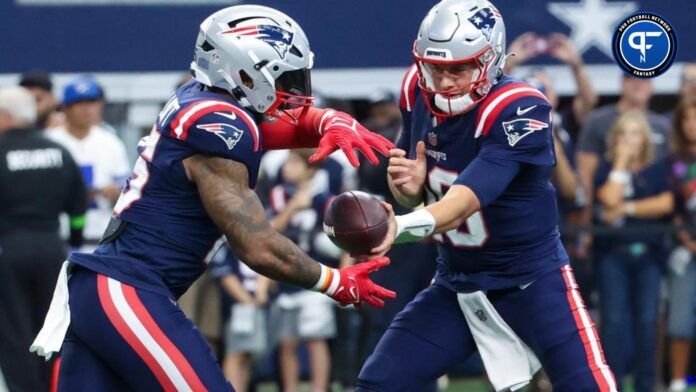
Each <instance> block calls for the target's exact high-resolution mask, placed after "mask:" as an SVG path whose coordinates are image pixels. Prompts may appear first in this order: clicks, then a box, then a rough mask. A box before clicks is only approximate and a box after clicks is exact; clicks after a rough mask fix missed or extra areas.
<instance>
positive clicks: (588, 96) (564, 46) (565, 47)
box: [505, 32, 598, 138]
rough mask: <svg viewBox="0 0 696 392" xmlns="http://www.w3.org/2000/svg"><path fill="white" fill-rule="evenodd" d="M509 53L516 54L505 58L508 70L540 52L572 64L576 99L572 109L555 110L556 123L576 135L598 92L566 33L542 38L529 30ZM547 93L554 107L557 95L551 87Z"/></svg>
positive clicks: (517, 40) (596, 99) (516, 41)
mask: <svg viewBox="0 0 696 392" xmlns="http://www.w3.org/2000/svg"><path fill="white" fill-rule="evenodd" d="M508 53H511V54H514V55H513V56H510V57H508V59H507V60H506V66H505V73H510V72H512V70H513V69H514V68H515V67H517V66H518V65H520V64H522V63H524V62H526V61H528V60H530V59H532V58H534V57H537V56H540V55H549V56H551V57H553V58H555V59H557V60H559V61H561V62H563V63H564V64H566V65H568V66H570V69H571V71H572V74H573V78H574V79H575V85H576V86H577V93H576V94H575V97H574V98H573V103H572V106H571V108H570V110H566V111H563V112H558V111H557V112H556V114H555V116H556V118H554V122H555V123H556V125H557V126H561V127H562V128H564V129H565V130H567V131H568V132H569V134H570V135H572V136H573V138H575V137H576V136H577V134H578V131H579V128H580V126H582V124H583V123H584V121H585V119H586V118H587V116H588V114H589V113H590V111H591V110H592V109H593V108H594V107H595V105H597V102H598V97H597V93H596V92H595V91H594V89H593V88H592V83H590V77H589V75H588V73H587V69H586V68H585V64H584V62H583V60H582V56H581V55H580V54H579V53H578V51H577V49H576V48H575V47H574V46H573V42H572V41H571V40H570V38H568V37H567V36H566V35H563V34H560V33H553V34H551V35H549V36H548V37H540V36H538V35H536V34H534V33H531V32H527V33H524V34H522V35H520V36H519V37H517V39H515V40H514V41H513V42H512V43H511V44H510V46H509V47H508ZM547 96H548V98H549V100H551V103H552V104H553V106H554V108H557V105H558V96H557V95H555V92H554V91H553V90H552V89H549V90H547Z"/></svg>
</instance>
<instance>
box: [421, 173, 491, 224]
mask: <svg viewBox="0 0 696 392" xmlns="http://www.w3.org/2000/svg"><path fill="white" fill-rule="evenodd" d="M480 208H481V205H480V203H479V201H478V198H477V197H476V195H475V194H474V192H473V191H472V190H471V189H470V188H469V187H466V186H463V185H455V186H453V187H451V188H450V190H449V191H448V192H447V193H446V194H445V196H444V197H443V198H442V200H440V201H438V202H436V203H433V204H431V205H429V206H427V207H426V210H428V212H430V214H432V216H433V218H434V219H435V230H434V231H433V233H434V234H438V233H444V232H447V231H450V230H452V229H456V228H457V227H459V226H461V225H462V224H464V222H465V221H466V220H467V219H468V218H469V217H470V216H471V214H473V213H474V212H476V211H478V210H479V209H480Z"/></svg>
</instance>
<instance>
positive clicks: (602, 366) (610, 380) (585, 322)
mask: <svg viewBox="0 0 696 392" xmlns="http://www.w3.org/2000/svg"><path fill="white" fill-rule="evenodd" d="M563 273H564V274H565V276H566V278H567V281H568V282H569V286H571V287H569V288H568V289H570V290H571V293H572V296H573V302H574V305H575V308H576V309H577V312H578V314H579V315H580V319H581V320H582V326H583V327H584V328H585V332H586V333H587V340H588V341H589V344H590V347H591V348H592V356H593V357H594V360H595V365H596V366H597V368H598V369H599V370H600V371H601V372H602V376H603V377H604V380H605V381H606V383H607V385H609V390H610V391H613V392H615V391H617V389H616V384H615V383H614V377H612V375H611V372H610V370H609V366H608V365H607V364H606V363H604V362H603V361H602V352H601V350H600V348H599V345H598V344H597V342H598V341H599V338H598V337H597V336H596V335H595V330H594V328H593V327H592V321H591V319H590V315H589V314H588V313H587V309H586V308H585V306H584V305H583V303H582V298H580V293H579V292H578V290H577V284H576V283H575V277H574V276H573V273H572V271H571V269H570V266H569V265H565V266H564V267H563Z"/></svg>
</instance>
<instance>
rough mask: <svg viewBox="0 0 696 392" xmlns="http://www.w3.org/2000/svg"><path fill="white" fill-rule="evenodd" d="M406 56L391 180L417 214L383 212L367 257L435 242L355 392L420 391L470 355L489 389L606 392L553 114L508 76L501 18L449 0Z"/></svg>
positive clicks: (480, 5) (608, 384) (473, 0)
mask: <svg viewBox="0 0 696 392" xmlns="http://www.w3.org/2000/svg"><path fill="white" fill-rule="evenodd" d="M413 55H414V57H415V65H414V66H413V67H411V69H409V71H408V73H407V74H406V76H405V78H404V83H403V88H402V92H401V107H402V111H403V115H404V131H403V133H402V135H401V138H400V140H399V142H398V143H397V145H398V148H397V149H394V150H392V151H391V158H390V161H389V167H388V180H389V185H390V188H391V191H392V193H393V194H394V196H395V198H396V199H397V201H398V202H399V203H400V204H403V205H406V206H410V207H414V206H417V205H419V204H420V203H422V202H424V203H425V204H426V207H425V208H423V209H419V210H416V211H415V212H413V213H410V214H406V215H401V216H396V217H393V213H392V218H391V219H390V231H389V233H388V234H387V237H386V239H385V241H384V243H383V244H382V245H380V246H378V247H377V248H375V249H374V250H373V256H376V255H379V254H382V253H383V252H385V251H386V250H387V249H389V247H390V246H391V245H392V244H394V243H400V242H409V241H418V240H421V239H423V238H425V237H427V236H430V235H432V236H433V237H434V238H435V240H436V241H437V242H438V244H439V246H438V248H439V258H438V266H437V272H436V275H435V279H434V282H433V284H432V285H431V286H430V287H428V288H427V289H425V290H424V291H423V292H421V293H420V294H419V295H418V296H417V297H416V298H415V299H414V300H413V301H412V302H411V303H410V304H409V305H407V306H406V308H405V309H404V310H403V311H402V312H401V313H400V314H399V315H397V316H396V317H395V319H394V320H393V322H392V324H391V326H390V328H389V329H388V331H387V332H386V333H385V335H384V336H383V337H382V339H381V341H380V342H379V344H378V346H377V347H376V349H375V351H374V353H373V354H372V355H371V356H370V358H369V359H368V360H367V362H366V363H365V366H364V368H363V369H362V371H361V374H360V380H359V383H358V387H357V390H358V391H361V392H362V391H380V392H385V391H399V392H406V391H414V392H415V391H422V390H423V386H424V385H425V384H426V383H428V382H429V381H431V380H434V379H436V378H437V377H439V376H440V375H442V374H443V373H445V372H446V371H447V370H448V369H449V368H450V367H451V366H453V365H455V364H456V363H458V362H460V361H462V360H464V359H466V358H467V357H469V356H470V355H471V354H472V353H473V352H474V351H476V350H478V351H479V352H480V353H481V356H482V359H483V361H484V365H485V367H486V371H487V373H488V376H489V378H490V379H491V381H492V383H493V385H494V387H495V388H496V390H516V389H519V388H521V387H522V386H524V385H525V384H526V383H528V382H529V379H530V377H531V375H532V374H533V373H534V372H536V371H537V370H538V369H539V363H540V364H541V365H542V366H543V368H544V370H545V371H546V373H547V374H548V376H549V378H550V379H551V382H552V383H553V387H554V390H559V391H615V390H616V383H615V381H614V378H613V375H612V373H611V371H610V369H609V368H608V366H607V365H606V361H605V359H604V356H603V353H602V348H601V345H600V342H599V339H598V337H597V333H596V331H595V328H594V325H593V323H592V320H591V319H590V316H589V314H588V312H587V309H586V307H585V305H584V304H583V302H582V299H581V298H580V294H579V293H578V287H577V285H576V283H575V279H574V278H573V272H572V270H571V268H570V266H569V264H568V256H567V254H566V252H565V250H564V249H563V247H562V245H561V241H560V235H559V231H558V227H557V222H558V213H557V207H556V196H555V190H554V189H553V187H552V185H551V184H550V182H549V176H550V175H551V172H552V170H553V166H554V164H555V157H554V146H553V138H552V133H551V128H552V124H551V118H550V111H551V106H550V104H549V102H548V100H547V99H546V97H545V96H544V95H543V94H541V93H540V92H539V91H538V90H536V89H534V88H533V87H531V86H529V85H528V84H525V83H522V82H520V81H519V80H517V79H514V78H512V77H510V76H507V75H503V72H502V70H503V67H504V64H505V57H506V56H505V26H504V23H503V19H502V17H501V15H500V13H499V12H498V10H497V9H496V8H495V7H494V6H493V5H492V4H491V3H489V2H488V1H484V0H444V1H442V2H441V3H439V4H437V5H435V6H434V7H433V8H432V10H431V11H430V12H429V13H428V14H427V16H426V17H425V19H424V20H423V22H422V24H421V26H420V30H419V32H418V36H417V39H416V41H415V43H414V46H413ZM385 208H387V210H389V211H391V207H390V206H389V205H386V204H385Z"/></svg>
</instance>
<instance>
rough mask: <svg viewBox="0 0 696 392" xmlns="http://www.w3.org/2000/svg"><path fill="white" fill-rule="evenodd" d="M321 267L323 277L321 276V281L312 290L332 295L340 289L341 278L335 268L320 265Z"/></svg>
mask: <svg viewBox="0 0 696 392" xmlns="http://www.w3.org/2000/svg"><path fill="white" fill-rule="evenodd" d="M319 266H320V267H321V275H319V280H318V281H317V283H316V284H314V286H313V287H312V290H314V291H318V292H320V293H324V294H327V295H332V294H333V293H334V292H335V291H336V289H337V288H338V283H339V282H340V280H341V276H340V274H339V272H338V270H337V269H335V268H330V267H327V266H325V265H324V264H319Z"/></svg>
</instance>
